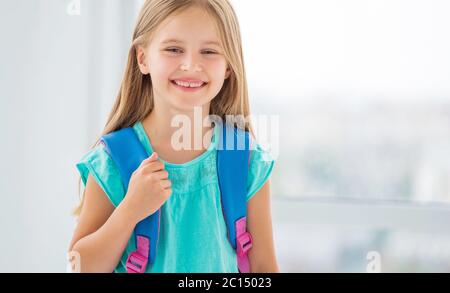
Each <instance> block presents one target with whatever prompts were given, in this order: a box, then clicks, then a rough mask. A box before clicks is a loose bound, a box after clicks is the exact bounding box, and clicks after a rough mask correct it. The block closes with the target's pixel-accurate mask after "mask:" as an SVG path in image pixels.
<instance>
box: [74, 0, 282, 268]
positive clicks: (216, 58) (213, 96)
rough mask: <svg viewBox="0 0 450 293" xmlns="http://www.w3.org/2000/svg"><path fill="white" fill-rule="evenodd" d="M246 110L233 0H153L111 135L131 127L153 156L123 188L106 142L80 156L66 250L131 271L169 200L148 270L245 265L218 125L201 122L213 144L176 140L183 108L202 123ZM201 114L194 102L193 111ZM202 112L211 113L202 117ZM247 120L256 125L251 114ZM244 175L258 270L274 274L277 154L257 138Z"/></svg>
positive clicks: (86, 263)
mask: <svg viewBox="0 0 450 293" xmlns="http://www.w3.org/2000/svg"><path fill="white" fill-rule="evenodd" d="M199 107H200V108H201V109H202V111H201V113H202V119H203V118H205V117H206V116H207V115H212V114H214V115H217V116H220V117H222V118H223V119H224V120H225V117H226V115H234V116H238V115H243V116H244V117H248V116H249V114H250V113H249V103H248V93H247V84H246V79H245V69H244V61H243V54H242V46H241V38H240V32H239V25H238V22H237V19H236V15H235V13H234V11H233V8H232V7H231V5H230V3H229V2H228V1H227V0H147V1H146V2H145V4H144V6H143V8H142V11H141V13H140V15H139V19H138V22H137V25H136V28H135V31H134V35H133V43H132V46H131V49H130V53H129V56H128V64H127V67H126V70H125V75H124V78H123V81H122V85H121V88H120V91H119V94H118V97H117V100H116V102H115V104H114V107H113V109H112V112H111V114H110V116H109V118H108V121H107V123H106V127H105V129H104V131H103V135H105V134H108V133H111V132H114V131H116V130H119V129H122V128H126V127H132V129H133V130H134V132H135V133H136V134H137V137H138V139H139V140H140V142H141V143H142V145H143V146H144V148H145V150H146V152H147V153H148V154H151V156H150V157H149V158H147V159H145V160H144V161H142V163H141V165H140V166H139V167H138V169H136V170H135V171H134V173H133V174H132V176H131V179H130V182H129V185H128V189H127V190H125V188H124V185H123V184H122V181H121V177H120V174H119V171H118V168H117V166H116V165H115V163H114V161H113V160H112V159H111V157H110V155H109V154H108V152H107V151H106V150H105V146H104V145H102V144H99V143H96V145H95V147H94V148H93V149H92V150H91V151H90V152H88V153H87V154H86V155H85V156H84V157H83V159H82V160H81V161H80V162H79V163H78V164H77V168H78V170H79V171H80V174H81V178H82V180H83V183H84V184H85V190H84V197H83V201H82V204H81V205H80V207H79V209H78V213H79V218H78V225H77V227H76V229H75V231H74V234H73V239H72V241H71V243H70V247H69V252H70V253H71V255H73V253H75V254H77V255H78V256H79V265H80V267H79V268H78V270H79V271H81V272H112V271H115V272H126V267H125V263H126V261H127V256H128V255H129V254H130V253H131V252H133V251H134V250H135V249H136V243H135V242H134V240H133V237H132V235H133V230H134V228H135V226H136V224H137V223H138V222H140V221H141V220H143V219H144V218H146V217H148V216H149V215H151V214H153V213H154V212H155V211H157V210H158V209H161V223H160V231H159V241H158V244H157V245H158V246H157V254H156V258H155V261H154V263H153V264H151V265H148V266H147V268H146V272H238V267H237V265H236V263H237V256H236V252H235V250H234V249H233V247H232V246H231V244H230V242H229V241H228V239H227V230H226V224H225V220H224V215H223V213H222V207H221V198H220V190H219V185H218V176H217V170H216V159H217V157H216V151H215V150H216V149H217V141H218V139H217V136H218V135H217V128H218V127H217V126H214V127H213V126H209V127H208V126H204V125H200V126H196V125H194V123H192V125H194V127H195V128H194V129H193V133H194V132H196V133H201V134H202V136H201V137H205V138H206V140H205V141H207V142H209V145H206V146H203V147H202V148H197V149H194V150H190V149H182V150H178V148H175V147H174V146H173V143H172V137H173V135H174V132H175V131H176V129H174V128H173V127H172V126H171V125H172V124H171V123H172V118H173V117H175V116H176V115H185V116H186V117H189V119H190V120H191V121H194V112H196V111H194V109H198V108H199ZM197 112H198V111H197ZM202 121H203V120H202ZM245 129H246V130H249V131H250V132H251V126H250V124H249V123H246V124H245ZM252 143H253V144H255V145H256V147H252V150H251V155H250V165H249V173H248V180H247V181H248V183H247V197H246V199H247V231H248V232H249V233H250V234H251V236H252V238H253V247H252V248H251V250H250V251H249V254H248V259H249V264H250V271H251V272H278V265H277V262H276V258H275V252H274V245H273V239H272V224H271V215H270V191H269V180H268V178H269V175H270V173H271V171H272V167H273V165H274V160H273V159H271V158H270V156H268V153H267V152H265V151H264V150H263V149H262V148H261V147H260V146H259V145H258V144H257V143H256V142H255V141H254V138H253V137H252Z"/></svg>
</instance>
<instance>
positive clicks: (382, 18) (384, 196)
mask: <svg viewBox="0 0 450 293" xmlns="http://www.w3.org/2000/svg"><path fill="white" fill-rule="evenodd" d="M231 2H232V4H233V5H234V8H235V10H236V13H237V15H238V18H239V21H240V26H241V32H242V38H243V46H244V57H245V63H246V70H247V74H248V75H247V78H248V83H249V90H250V98H251V107H252V112H253V114H261V115H276V116H278V117H279V127H280V131H279V142H278V145H279V146H278V151H277V157H276V159H277V163H276V167H275V169H274V172H273V176H272V194H273V217H274V233H275V244H276V251H277V256H278V260H279V264H280V268H281V270H282V271H283V272H380V271H381V272H450V229H449V224H450V55H449V54H448V52H450V18H448V15H449V14H450V2H448V1H444V0H426V1H425V0H408V1H407V0H390V1H384V0H378V1H371V0H341V1H334V0H315V1H303V0H277V1H268V0H245V1H244V0H231ZM142 3H143V1H142V0H134V1H132V0H79V1H76V0H36V1H27V0H14V1H13V0H3V1H1V2H0V35H1V39H0V42H1V46H0V88H1V94H0V127H1V134H2V135H1V144H0V158H1V163H0V196H1V204H0V232H1V234H0V237H1V241H0V249H1V251H3V252H4V253H2V255H1V256H0V264H1V266H0V271H2V272H65V271H66V251H67V248H68V245H69V241H70V239H71V236H72V231H73V228H74V227H75V219H74V218H73V217H72V216H71V210H72V208H73V207H74V206H75V205H76V204H77V203H78V200H79V198H78V173H77V171H76V168H75V163H76V162H77V161H78V160H79V159H80V158H81V157H82V156H83V154H85V153H86V152H87V150H88V149H89V147H90V146H91V145H92V144H93V143H94V141H95V140H96V138H97V136H98V135H99V134H100V132H101V130H102V128H103V126H104V123H105V121H106V117H107V115H108V113H109V111H110V109H111V107H112V103H113V101H114V99H115V96H116V94H117V91H118V89H119V84H120V81H121V77H122V74H123V70H124V66H125V61H126V57H127V53H128V49H129V47H130V42H131V34H132V30H133V26H134V23H135V21H136V17H137V13H138V11H139V8H140V6H141V5H142Z"/></svg>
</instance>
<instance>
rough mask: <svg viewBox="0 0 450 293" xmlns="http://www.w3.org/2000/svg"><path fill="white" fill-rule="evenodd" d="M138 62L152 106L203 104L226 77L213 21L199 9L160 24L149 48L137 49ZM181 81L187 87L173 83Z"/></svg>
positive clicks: (194, 105)
mask: <svg viewBox="0 0 450 293" xmlns="http://www.w3.org/2000/svg"><path fill="white" fill-rule="evenodd" d="M138 61H139V66H140V70H141V72H142V73H143V74H150V76H151V79H152V85H153V93H154V98H155V103H156V104H165V105H166V106H167V105H168V106H170V107H171V108H173V109H177V110H181V111H189V110H192V109H193V107H200V106H205V105H207V104H208V103H209V102H211V100H212V99H213V98H214V97H215V96H216V95H217V94H218V93H219V92H220V90H221V88H222V86H223V83H224V81H225V79H227V78H228V77H229V75H230V71H229V70H228V68H227V62H226V59H225V57H224V55H223V50H222V49H221V46H220V40H219V37H218V34H217V32H216V30H215V23H214V20H213V19H211V18H210V17H209V16H208V14H207V13H206V12H204V11H202V10H201V9H199V8H189V9H187V10H186V11H184V12H182V13H180V14H177V15H175V16H173V17H169V18H168V19H167V20H166V21H164V22H163V23H162V24H161V25H160V27H159V28H158V29H157V31H156V32H155V33H154V34H153V38H152V41H151V42H150V44H149V46H147V48H141V47H138ZM183 80H184V81H185V82H186V81H187V82H189V81H190V82H189V84H186V83H184V86H189V88H185V87H183V86H180V85H177V84H176V83H175V81H183ZM202 82H203V84H202V85H201V86H200V87H196V86H197V85H198V83H202ZM195 83H197V85H196V84H195ZM192 86H194V88H193V87H192Z"/></svg>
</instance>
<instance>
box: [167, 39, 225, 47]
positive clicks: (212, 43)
mask: <svg viewBox="0 0 450 293" xmlns="http://www.w3.org/2000/svg"><path fill="white" fill-rule="evenodd" d="M168 43H179V44H183V43H184V42H183V41H180V40H177V39H168V40H165V41H163V42H161V44H168ZM203 44H204V45H217V46H219V47H220V44H219V43H218V42H215V41H205V42H203Z"/></svg>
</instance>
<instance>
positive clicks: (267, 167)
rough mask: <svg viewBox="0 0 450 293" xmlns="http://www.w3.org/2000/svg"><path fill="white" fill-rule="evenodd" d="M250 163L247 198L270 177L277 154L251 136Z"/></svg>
mask: <svg viewBox="0 0 450 293" xmlns="http://www.w3.org/2000/svg"><path fill="white" fill-rule="evenodd" d="M250 146H251V149H250V165H249V174H248V180H247V190H248V191H247V200H249V199H250V198H251V197H252V196H253V195H255V193H256V192H257V191H258V190H259V189H261V187H262V186H263V185H264V183H265V182H266V181H267V180H268V179H269V177H270V175H271V173H272V170H273V167H274V165H275V161H276V160H275V156H274V154H273V152H271V151H270V150H269V149H268V148H267V147H265V146H264V145H262V144H259V143H258V142H257V141H256V139H254V138H251V145H250Z"/></svg>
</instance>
